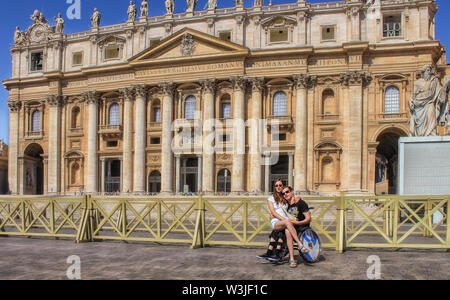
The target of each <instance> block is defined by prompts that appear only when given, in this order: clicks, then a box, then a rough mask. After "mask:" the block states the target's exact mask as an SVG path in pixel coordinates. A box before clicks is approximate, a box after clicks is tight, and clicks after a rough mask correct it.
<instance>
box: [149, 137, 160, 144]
mask: <svg viewBox="0 0 450 300" xmlns="http://www.w3.org/2000/svg"><path fill="white" fill-rule="evenodd" d="M150 144H151V145H160V144H161V138H159V137H157V138H151V139H150Z"/></svg>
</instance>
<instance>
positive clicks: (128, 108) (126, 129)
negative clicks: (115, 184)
mask: <svg viewBox="0 0 450 300" xmlns="http://www.w3.org/2000/svg"><path fill="white" fill-rule="evenodd" d="M120 93H121V94H122V97H123V98H124V102H125V103H124V109H123V110H124V113H123V116H124V117H123V155H122V157H123V171H124V173H123V187H122V190H121V191H122V193H130V192H132V191H133V152H132V151H133V98H134V89H133V88H132V87H127V88H124V89H120Z"/></svg>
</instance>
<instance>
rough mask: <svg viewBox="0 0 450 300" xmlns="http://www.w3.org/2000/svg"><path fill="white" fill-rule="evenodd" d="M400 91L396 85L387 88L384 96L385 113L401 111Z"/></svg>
mask: <svg viewBox="0 0 450 300" xmlns="http://www.w3.org/2000/svg"><path fill="white" fill-rule="evenodd" d="M399 102H400V91H399V89H398V88H397V87H396V86H390V87H388V88H387V89H386V94H385V98H384V113H386V114H398V113H399V112H400V103H399Z"/></svg>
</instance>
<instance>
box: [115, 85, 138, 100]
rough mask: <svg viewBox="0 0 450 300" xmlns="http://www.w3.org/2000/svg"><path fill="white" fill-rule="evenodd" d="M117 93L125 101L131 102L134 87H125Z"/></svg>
mask: <svg viewBox="0 0 450 300" xmlns="http://www.w3.org/2000/svg"><path fill="white" fill-rule="evenodd" d="M119 93H120V94H121V95H122V97H123V98H124V100H125V101H133V99H134V95H135V90H134V87H131V86H130V87H125V88H121V89H119Z"/></svg>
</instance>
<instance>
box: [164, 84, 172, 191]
mask: <svg viewBox="0 0 450 300" xmlns="http://www.w3.org/2000/svg"><path fill="white" fill-rule="evenodd" d="M160 88H161V90H162V92H163V94H164V97H163V101H162V124H161V125H162V153H161V171H162V172H161V193H165V194H171V193H173V177H174V176H173V152H172V137H173V133H172V121H173V100H174V99H173V94H174V88H175V85H174V84H173V83H171V82H170V83H169V82H166V83H162V84H160Z"/></svg>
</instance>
